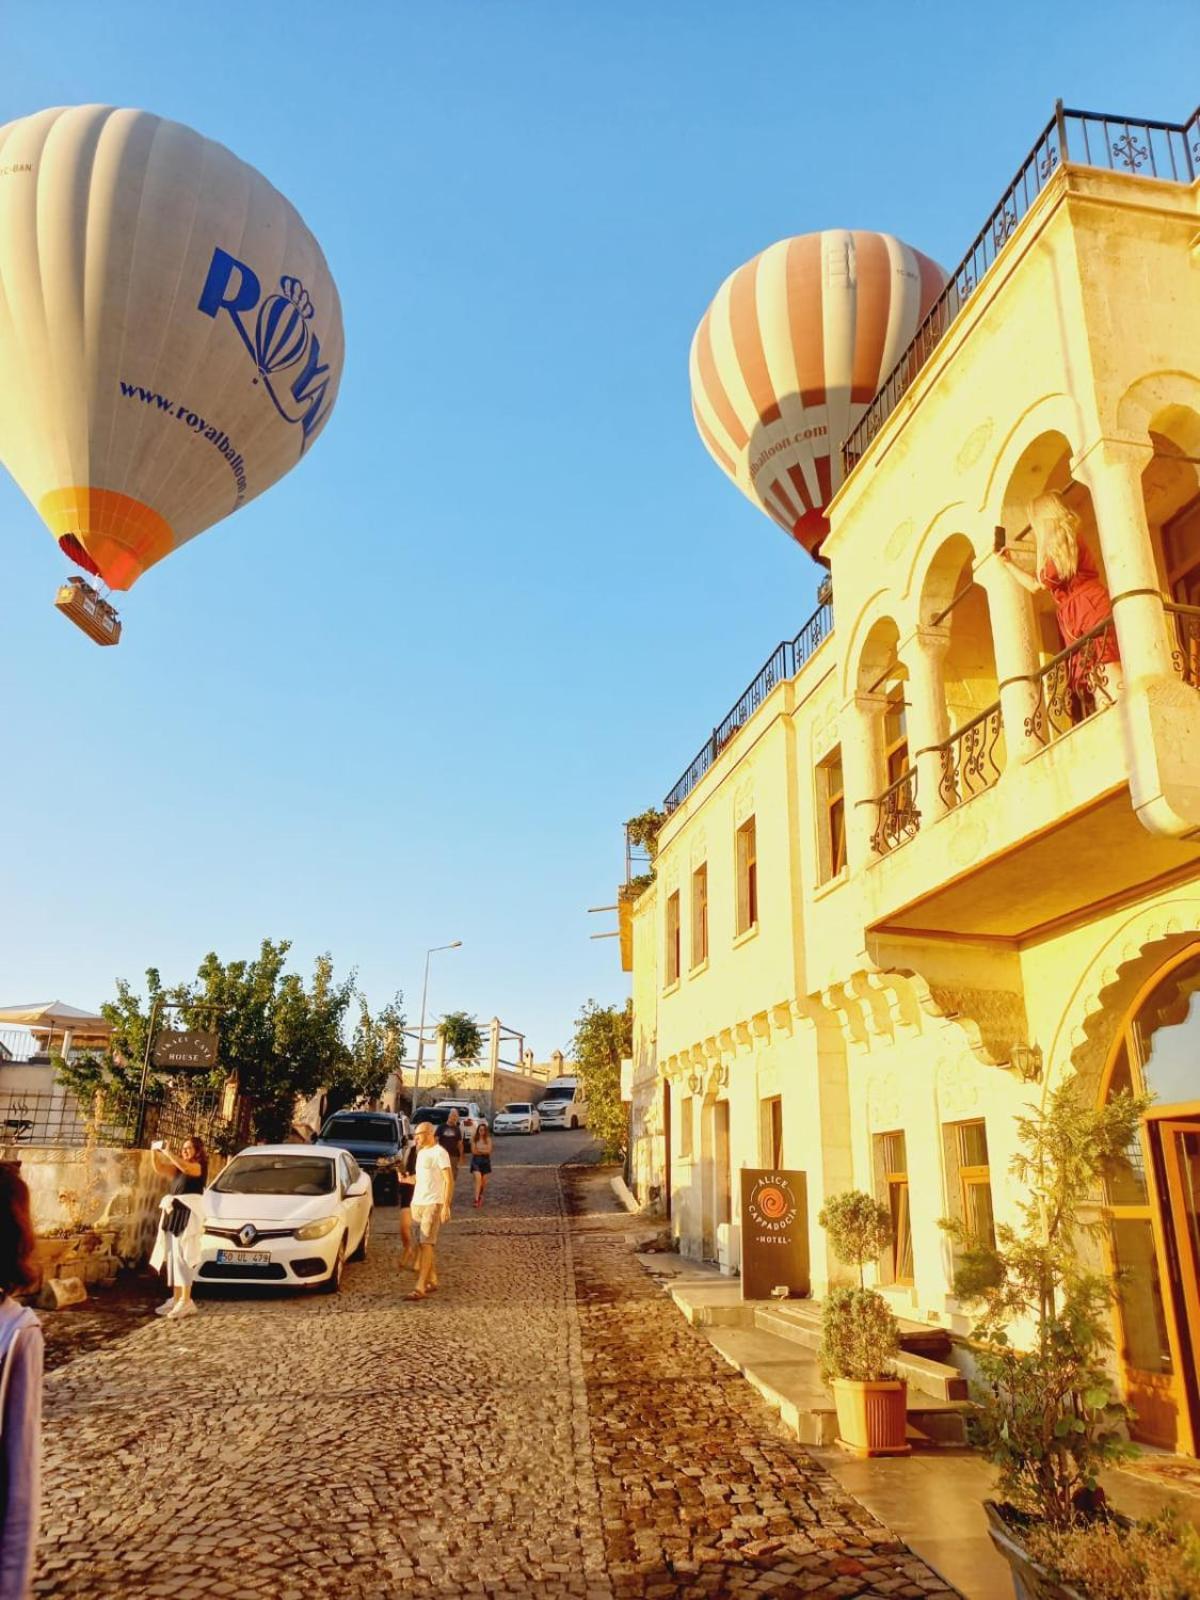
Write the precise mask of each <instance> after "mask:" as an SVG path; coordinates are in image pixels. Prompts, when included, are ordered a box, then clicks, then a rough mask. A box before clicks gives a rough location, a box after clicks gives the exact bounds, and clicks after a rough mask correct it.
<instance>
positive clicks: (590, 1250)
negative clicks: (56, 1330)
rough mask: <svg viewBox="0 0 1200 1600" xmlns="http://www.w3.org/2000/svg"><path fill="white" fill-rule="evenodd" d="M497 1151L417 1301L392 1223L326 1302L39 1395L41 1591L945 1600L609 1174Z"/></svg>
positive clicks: (221, 1314) (159, 1346)
mask: <svg viewBox="0 0 1200 1600" xmlns="http://www.w3.org/2000/svg"><path fill="white" fill-rule="evenodd" d="M546 1148H548V1141H547V1145H546V1146H543V1149H546ZM505 1154H506V1157H507V1159H506V1160H505V1161H504V1162H502V1163H501V1164H499V1170H498V1171H497V1174H496V1176H495V1178H494V1180H493V1185H492V1188H491V1190H490V1192H489V1195H488V1206H487V1208H486V1209H485V1210H484V1211H483V1212H482V1213H475V1212H474V1211H473V1210H472V1209H471V1207H470V1202H469V1191H468V1186H467V1184H468V1180H467V1178H466V1176H465V1175H464V1176H463V1177H462V1178H461V1179H460V1184H459V1207H458V1209H457V1211H456V1214H455V1217H454V1221H453V1223H452V1225H451V1226H450V1227H449V1228H447V1229H446V1230H445V1232H444V1233H443V1245H442V1248H441V1250H440V1256H441V1274H442V1288H441V1290H440V1292H439V1293H438V1294H437V1295H436V1296H435V1297H433V1298H432V1299H431V1300H429V1301H427V1302H425V1303H423V1304H418V1305H412V1304H406V1303H403V1302H402V1301H401V1299H400V1294H401V1291H402V1289H404V1288H407V1285H408V1282H409V1280H408V1278H407V1277H406V1276H402V1275H400V1274H398V1272H397V1269H396V1255H397V1248H396V1231H397V1213H396V1212H395V1211H394V1210H391V1209H388V1208H382V1209H379V1210H377V1211H376V1213H375V1228H374V1233H373V1237H372V1244H371V1252H370V1256H369V1259H368V1261H367V1262H366V1263H365V1264H362V1265H357V1266H353V1267H351V1268H350V1269H349V1270H348V1272H347V1276H346V1284H345V1287H344V1289H343V1291H342V1293H341V1295H340V1296H337V1297H331V1298H326V1297H319V1298H318V1297H301V1298H290V1299H285V1298H282V1297H276V1296H269V1295H265V1294H264V1295H259V1296H250V1295H247V1294H243V1295H242V1296H240V1297H238V1296H231V1297H229V1298H223V1299H220V1300H216V1299H208V1300H206V1301H205V1302H204V1304H203V1307H202V1312H201V1314H200V1315H199V1316H197V1317H195V1318H192V1319H190V1320H189V1321H187V1322H184V1323H182V1324H177V1325H169V1324H162V1323H157V1322H151V1323H148V1324H147V1325H146V1326H144V1327H141V1328H139V1329H138V1330H137V1331H136V1332H135V1333H133V1334H131V1335H129V1336H128V1337H127V1338H124V1339H121V1340H118V1341H117V1342H114V1343H112V1344H109V1345H107V1346H106V1347H104V1348H103V1349H98V1350H92V1351H89V1352H87V1353H85V1354H82V1355H80V1356H78V1357H77V1358H76V1359H75V1360H73V1361H70V1362H69V1363H68V1364H67V1365H65V1366H64V1367H62V1368H60V1369H59V1370H58V1371H57V1372H55V1373H53V1374H51V1375H50V1376H49V1377H48V1379H47V1386H46V1443H47V1462H46V1499H47V1503H46V1508H45V1517H44V1538H43V1544H42V1555H41V1561H40V1565H39V1571H38V1578H37V1583H36V1593H37V1594H39V1595H42V1596H50V1595H53V1596H79V1597H84V1596H86V1597H97V1600H98V1597H113V1600H116V1597H118V1596H119V1597H121V1600H135V1597H140V1596H156V1597H157V1596H162V1597H166V1596H179V1597H185V1600H192V1597H195V1600H199V1597H201V1596H232V1597H237V1596H243V1595H245V1596H255V1595H261V1596H270V1597H271V1600H306V1597H308V1596H324V1595H329V1596H333V1595H337V1596H339V1597H343V1600H374V1597H376V1596H379V1597H382V1596H385V1595H389V1596H390V1595H398V1594H408V1595H431V1596H432V1595H438V1596H454V1595H530V1596H546V1597H553V1596H564V1595H583V1596H588V1597H591V1600H600V1597H601V1596H605V1597H607V1596H616V1597H624V1596H639V1597H640V1596H645V1597H647V1600H649V1597H657V1596H670V1595H680V1596H700V1595H726V1594H741V1593H747V1594H772V1595H779V1596H790V1595H801V1594H828V1595H872V1596H874V1595H901V1596H914V1597H915V1596H920V1595H925V1594H942V1595H947V1594H949V1593H950V1591H948V1590H947V1589H946V1588H945V1586H944V1584H942V1583H941V1582H940V1580H938V1579H937V1578H936V1577H935V1576H933V1575H932V1574H931V1573H930V1571H929V1570H928V1568H926V1567H924V1566H923V1565H922V1564H921V1563H920V1562H918V1561H916V1560H915V1559H914V1558H913V1557H912V1556H911V1555H910V1554H909V1553H908V1552H907V1551H906V1550H905V1549H904V1547H903V1546H902V1545H899V1544H897V1543H896V1542H895V1541H894V1540H893V1539H892V1538H891V1537H890V1536H889V1535H888V1534H887V1533H886V1532H885V1531H884V1530H883V1529H881V1528H880V1527H879V1526H878V1524H876V1523H874V1522H873V1520H872V1519H871V1517H870V1516H869V1515H868V1514H867V1513H866V1512H865V1511H863V1510H862V1509H861V1508H860V1507H859V1506H858V1505H857V1504H856V1503H855V1502H853V1501H851V1500H849V1499H848V1498H847V1496H846V1495H845V1494H844V1493H843V1492H842V1491H840V1490H839V1489H838V1487H837V1485H836V1484H835V1483H834V1481H833V1480H832V1479H831V1478H830V1477H828V1475H827V1474H826V1473H825V1472H824V1471H823V1470H822V1469H821V1468H819V1467H818V1466H816V1465H815V1464H814V1463H813V1462H812V1460H811V1459H810V1458H809V1457H808V1456H807V1455H806V1454H805V1452H804V1451H803V1450H802V1449H801V1448H800V1446H798V1445H797V1444H796V1443H795V1442H794V1441H792V1440H790V1439H789V1438H788V1437H787V1436H786V1435H785V1434H784V1433H783V1432H782V1430H781V1429H780V1427H779V1425H778V1423H777V1422H776V1421H775V1419H774V1418H773V1416H772V1415H771V1413H770V1412H769V1411H768V1410H767V1409H766V1408H765V1406H764V1405H763V1404H762V1403H761V1402H760V1400H759V1399H758V1397H757V1396H756V1395H755V1394H754V1392H753V1391H752V1390H751V1389H750V1387H749V1386H748V1385H747V1384H745V1383H744V1382H742V1381H741V1380H740V1379H738V1378H737V1377H736V1375H735V1374H734V1373H733V1372H732V1370H731V1369H729V1368H728V1367H726V1366H725V1365H724V1363H722V1362H721V1360H720V1358H719V1357H718V1356H717V1355H716V1354H715V1352H713V1351H712V1349H711V1348H710V1347H709V1346H708V1344H707V1343H706V1342H705V1341H704V1339H703V1338H702V1337H701V1336H700V1335H699V1334H698V1333H696V1332H695V1331H694V1330H693V1329H691V1328H690V1327H688V1325H687V1324H686V1323H685V1322H684V1321H683V1319H682V1318H681V1317H680V1316H679V1315H678V1313H677V1312H676V1311H675V1310H674V1308H673V1307H672V1306H671V1305H670V1303H669V1302H668V1301H666V1300H665V1298H664V1297H663V1296H662V1294H661V1292H660V1291H659V1290H658V1289H657V1288H656V1287H655V1285H654V1283H653V1281H652V1280H651V1279H650V1278H648V1277H647V1276H646V1275H645V1274H644V1273H643V1272H642V1271H641V1269H640V1268H639V1266H638V1265H637V1263H636V1261H635V1260H634V1258H633V1256H632V1254H631V1253H630V1251H629V1249H628V1246H627V1243H626V1240H625V1231H626V1228H627V1226H628V1218H626V1217H625V1216H624V1215H623V1214H622V1213H619V1212H618V1211H617V1210H616V1209H615V1207H614V1204H613V1202H612V1199H611V1194H610V1191H609V1189H608V1183H607V1177H606V1175H605V1174H603V1173H601V1172H599V1171H594V1170H589V1169H585V1168H571V1169H567V1170H566V1171H564V1172H563V1173H562V1174H561V1175H560V1173H559V1172H558V1171H557V1170H556V1169H555V1168H554V1167H553V1166H549V1165H542V1166H517V1165H513V1164H509V1163H510V1162H511V1161H513V1160H516V1159H521V1156H518V1155H515V1154H514V1155H513V1156H508V1153H507V1151H506V1152H505ZM564 1193H565V1200H564Z"/></svg>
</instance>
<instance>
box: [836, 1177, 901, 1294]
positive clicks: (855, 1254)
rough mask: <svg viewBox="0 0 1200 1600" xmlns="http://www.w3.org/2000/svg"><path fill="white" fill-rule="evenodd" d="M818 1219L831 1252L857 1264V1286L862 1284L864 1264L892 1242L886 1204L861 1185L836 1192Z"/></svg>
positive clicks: (850, 1263) (889, 1216)
mask: <svg viewBox="0 0 1200 1600" xmlns="http://www.w3.org/2000/svg"><path fill="white" fill-rule="evenodd" d="M817 1221H818V1222H819V1223H820V1225H821V1226H822V1227H823V1228H824V1229H825V1232H826V1233H827V1234H828V1235H829V1242H830V1244H831V1245H832V1246H833V1248H834V1253H835V1254H836V1255H837V1256H838V1258H839V1259H840V1260H842V1261H844V1262H845V1263H846V1265H847V1266H850V1267H857V1268H858V1287H859V1288H860V1289H861V1288H862V1287H863V1268H864V1267H865V1266H866V1264H867V1263H868V1261H875V1260H877V1259H878V1258H879V1257H880V1256H881V1255H882V1254H883V1252H884V1251H885V1250H886V1249H887V1247H888V1246H889V1245H890V1244H891V1242H892V1217H891V1213H890V1212H889V1210H888V1208H887V1207H886V1206H882V1205H880V1204H879V1202H878V1201H877V1200H873V1199H872V1198H871V1196H870V1195H869V1194H864V1193H863V1191H862V1190H861V1189H847V1190H846V1192H845V1193H844V1194H835V1195H833V1196H831V1198H830V1199H828V1200H827V1201H826V1202H825V1204H824V1205H823V1206H822V1207H821V1214H820V1216H818V1218H817Z"/></svg>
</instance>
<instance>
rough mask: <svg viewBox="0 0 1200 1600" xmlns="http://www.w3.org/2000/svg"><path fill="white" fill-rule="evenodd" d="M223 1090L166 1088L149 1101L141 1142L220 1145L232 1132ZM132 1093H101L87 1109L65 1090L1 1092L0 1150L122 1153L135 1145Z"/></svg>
mask: <svg viewBox="0 0 1200 1600" xmlns="http://www.w3.org/2000/svg"><path fill="white" fill-rule="evenodd" d="M222 1103H223V1091H222V1090H221V1089H213V1088H211V1087H209V1086H207V1085H196V1086H195V1087H185V1088H182V1089H175V1088H169V1089H168V1090H167V1091H166V1093H164V1094H163V1095H162V1096H161V1098H155V1099H151V1100H149V1101H148V1102H147V1104H146V1108H145V1116H144V1118H143V1121H142V1132H141V1143H142V1144H143V1145H147V1144H149V1143H150V1141H151V1140H152V1139H165V1140H166V1141H167V1143H168V1144H170V1145H172V1146H176V1147H178V1146H179V1145H181V1144H182V1143H183V1141H184V1140H185V1139H188V1138H190V1137H191V1136H192V1135H194V1134H195V1135H199V1137H200V1138H202V1139H203V1140H204V1141H205V1143H206V1144H209V1145H212V1146H214V1147H219V1146H220V1144H221V1142H222V1139H223V1137H224V1136H225V1135H226V1134H231V1133H232V1124H231V1123H230V1122H229V1121H228V1120H227V1119H226V1118H225V1117H223V1116H222V1114H221V1111H222ZM138 1120H139V1119H138V1099H137V1096H136V1095H132V1094H131V1095H114V1094H104V1095H99V1096H97V1097H96V1099H95V1100H94V1101H92V1102H91V1103H90V1104H88V1105H87V1106H86V1107H85V1106H83V1105H81V1104H80V1102H79V1101H78V1100H77V1099H76V1097H75V1096H74V1095H73V1094H72V1093H70V1091H69V1090H63V1089H59V1090H47V1091H45V1092H43V1091H37V1092H32V1093H27V1092H25V1091H22V1090H14V1091H12V1092H9V1093H4V1094H0V1146H4V1145H48V1146H54V1147H57V1148H59V1149H79V1148H81V1147H82V1146H83V1145H86V1144H88V1143H89V1142H94V1143H96V1144H98V1145H103V1146H107V1147H109V1148H117V1149H125V1148H127V1147H129V1146H132V1145H134V1144H135V1143H137V1142H138Z"/></svg>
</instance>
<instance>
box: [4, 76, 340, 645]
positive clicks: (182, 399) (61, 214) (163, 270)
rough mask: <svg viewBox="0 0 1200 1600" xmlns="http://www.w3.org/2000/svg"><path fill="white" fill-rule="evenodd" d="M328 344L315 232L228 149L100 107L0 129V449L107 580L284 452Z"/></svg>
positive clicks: (330, 375) (39, 504)
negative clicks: (1, 374) (0, 373)
mask: <svg viewBox="0 0 1200 1600" xmlns="http://www.w3.org/2000/svg"><path fill="white" fill-rule="evenodd" d="M342 356H343V337H342V314H341V305H340V303H339V300H338V294H337V289H336V288H335V287H334V283H333V279H332V277H331V276H330V272H329V268H328V266H327V265H326V262H325V257H324V256H323V255H322V253H321V248H320V246H319V245H318V244H317V241H316V240H315V239H314V238H313V236H312V234H311V233H310V232H309V230H308V228H307V227H306V226H305V224H304V222H303V221H302V219H301V217H300V215H299V213H298V212H297V211H296V210H295V208H294V207H293V206H292V205H291V204H290V203H289V202H288V201H287V200H285V199H284V197H283V196H282V195H281V194H280V193H279V192H278V190H276V189H274V188H273V187H272V186H271V184H269V183H268V182H267V181H266V179H265V178H263V177H262V176H261V175H260V174H259V173H257V172H256V171H255V170H254V169H253V168H252V167H249V166H247V165H246V163H245V162H244V161H239V160H238V158H237V157H236V156H234V155H232V154H231V153H230V152H229V151H228V150H226V149H225V148H224V146H223V145H219V144H214V143H213V142H212V140H210V139H205V138H202V137H201V136H200V135H199V134H198V133H194V132H193V131H192V130H191V129H190V128H185V127H183V126H182V125H181V124H180V123H178V122H169V121H167V120H166V119H164V118H162V117H156V116H152V115H150V114H149V113H148V112H144V111H125V110H116V109H114V108H112V107H110V106H73V107H59V108H56V109H52V110H48V111H41V112H38V113H36V114H35V115H33V116H29V117H23V118H21V119H20V120H19V121H16V122H10V123H8V124H7V125H6V126H4V127H0V372H2V373H3V376H4V381H3V383H2V384H0V459H2V460H3V462H4V464H5V466H7V468H8V470H9V471H10V472H11V473H12V475H13V477H14V478H15V479H16V481H17V483H18V484H19V485H20V487H21V488H22V490H23V491H24V492H25V494H26V495H27V496H28V497H29V499H30V501H31V502H32V503H33V505H34V506H35V507H36V508H37V510H38V512H39V514H40V515H41V517H42V520H43V521H44V522H45V523H46V525H47V527H48V528H49V529H50V532H51V533H52V534H53V536H54V538H55V539H56V540H57V541H58V543H59V545H60V546H61V547H62V549H63V551H64V552H65V553H66V554H67V555H68V556H69V557H70V558H71V559H72V560H73V561H75V562H76V563H77V564H78V565H79V566H81V567H83V568H84V569H85V570H86V571H88V572H90V573H93V574H95V575H97V576H98V577H100V578H101V579H102V580H103V581H104V583H106V584H107V585H109V586H110V587H111V588H113V589H128V588H129V587H130V586H131V585H132V584H133V583H135V582H136V581H137V579H138V578H139V577H140V576H141V575H142V573H143V572H145V571H146V570H147V568H148V567H150V566H152V565H153V564H154V563H155V562H156V561H161V560H162V558H163V557H164V556H166V555H169V554H170V553H171V551H173V550H176V549H178V547H179V546H180V545H181V544H184V543H186V542H187V540H189V539H192V538H194V537H195V536H196V534H198V533H202V532H203V531H204V530H205V529H206V528H208V527H211V526H212V524H213V523H214V522H218V521H219V520H220V519H221V518H222V517H226V516H228V515H229V514H230V513H231V512H233V511H237V510H239V509H240V508H241V507H242V506H244V505H245V504H247V502H248V501H250V500H253V499H254V497H255V496H256V495H258V494H261V493H262V492H263V490H264V489H268V488H270V486H271V485H272V484H273V483H274V482H275V481H276V479H278V478H281V477H282V476H283V474H284V473H285V472H287V471H289V470H290V469H291V468H292V467H294V466H295V465H296V463H297V461H299V459H300V457H301V456H302V455H303V454H304V452H305V451H306V450H307V449H308V447H309V446H310V445H311V444H312V442H313V440H314V439H315V438H316V436H317V434H318V433H319V432H320V431H321V429H322V428H323V427H324V425H325V422H326V421H327V419H328V417H329V414H330V411H331V410H332V409H333V404H334V401H335V399H336V397H337V391H338V384H339V382H340V379H341V373H342ZM64 587H65V590H67V591H68V594H71V593H73V594H74V596H75V597H76V598H75V600H70V599H69V598H68V599H67V600H66V601H64V600H62V599H60V604H61V605H62V606H63V609H64V610H66V611H67V612H68V614H69V615H72V616H73V617H74V619H75V620H77V621H79V622H80V624H81V626H83V627H84V628H85V630H86V631H88V632H90V633H91V634H92V636H93V637H95V638H98V639H100V640H101V642H105V643H114V642H115V638H112V637H106V635H111V634H112V631H113V630H112V627H111V626H109V625H107V623H106V619H105V617H104V615H103V608H104V602H102V601H99V599H98V597H96V596H94V595H91V591H90V589H88V588H87V586H86V584H84V583H83V582H82V581H81V580H78V579H76V580H73V583H72V585H68V586H64ZM63 593H64V591H60V596H61V595H63ZM86 596H91V600H92V601H94V602H96V605H98V606H100V607H101V608H102V609H101V611H99V612H98V611H97V610H96V605H93V606H92V611H91V614H90V617H89V616H85V615H84V607H85V605H86V604H87V603H88V602H86V600H85V597H86ZM107 610H108V611H111V608H110V607H109V608H107ZM112 616H113V618H115V613H112ZM118 631H119V625H118Z"/></svg>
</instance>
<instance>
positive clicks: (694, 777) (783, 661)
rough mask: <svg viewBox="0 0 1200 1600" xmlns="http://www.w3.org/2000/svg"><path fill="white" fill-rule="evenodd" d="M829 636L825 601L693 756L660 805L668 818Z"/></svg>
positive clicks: (830, 612) (783, 644) (776, 652)
mask: <svg viewBox="0 0 1200 1600" xmlns="http://www.w3.org/2000/svg"><path fill="white" fill-rule="evenodd" d="M832 632H833V604H832V602H831V601H827V602H826V603H825V604H824V605H819V606H818V607H817V609H816V610H815V611H814V612H813V614H812V616H811V617H809V619H808V621H807V622H806V623H805V624H804V626H803V627H802V628H801V629H800V632H799V633H798V634H796V636H795V638H793V639H783V640H781V641H780V642H779V644H777V645H776V646H775V648H774V650H772V652H771V654H770V655H769V656H768V657H767V659H766V661H764V662H763V664H762V666H761V667H760V668H759V670H758V671H757V672H756V673H755V675H754V677H753V678H752V679H751V680H750V682H749V684H748V685H747V686H746V689H745V691H744V692H743V693H742V695H741V696H740V697H739V698H738V699H737V701H735V703H734V704H733V706H732V707H731V708H730V709H729V711H727V712H726V713H725V715H724V716H723V717H722V718H721V720H720V722H718V723H717V725H716V727H715V728H714V729H713V731H712V733H711V734H710V735H709V737H708V738H707V739H706V740H705V742H704V744H703V745H701V747H700V749H699V750H698V751H697V752H696V755H695V757H694V758H693V760H692V762H691V764H690V765H689V766H688V767H687V769H686V770H685V771H684V773H683V775H682V777H681V778H680V779H679V780H678V782H677V783H676V784H675V785H674V787H673V788H672V789H671V790H670V791H669V792H668V794H667V796H666V799H665V800H664V801H663V807H664V809H665V810H666V811H667V812H668V814H669V813H670V812H672V811H674V810H675V808H676V806H679V805H682V804H683V802H684V801H685V800H686V799H687V797H688V795H689V794H691V792H692V790H693V789H694V788H695V787H696V785H697V784H698V783H699V782H700V779H701V778H702V777H703V776H704V774H705V773H706V772H707V771H708V769H709V768H710V767H711V766H712V764H713V762H714V761H715V760H716V759H717V757H718V756H719V755H720V753H721V751H722V750H723V749H724V748H725V746H726V745H727V744H728V743H729V741H730V740H731V739H732V738H733V736H734V734H736V733H737V732H738V730H739V729H740V728H741V727H743V725H744V724H745V723H747V722H749V720H750V718H751V717H752V716H753V715H754V713H755V712H756V711H757V710H758V708H759V706H760V705H762V703H763V701H764V700H765V699H766V698H767V696H768V695H769V694H770V693H771V691H772V690H773V689H774V688H776V687H777V685H779V684H781V683H782V682H783V681H784V680H785V679H786V678H794V677H795V676H796V674H797V673H798V672H799V671H800V669H801V668H802V667H803V666H804V665H805V663H806V662H807V661H808V659H809V658H810V656H812V655H813V654H814V653H815V651H816V649H817V647H818V646H819V645H820V644H822V643H823V642H824V641H825V640H826V639H827V638H828V637H829V635H830V634H831V633H832Z"/></svg>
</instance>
